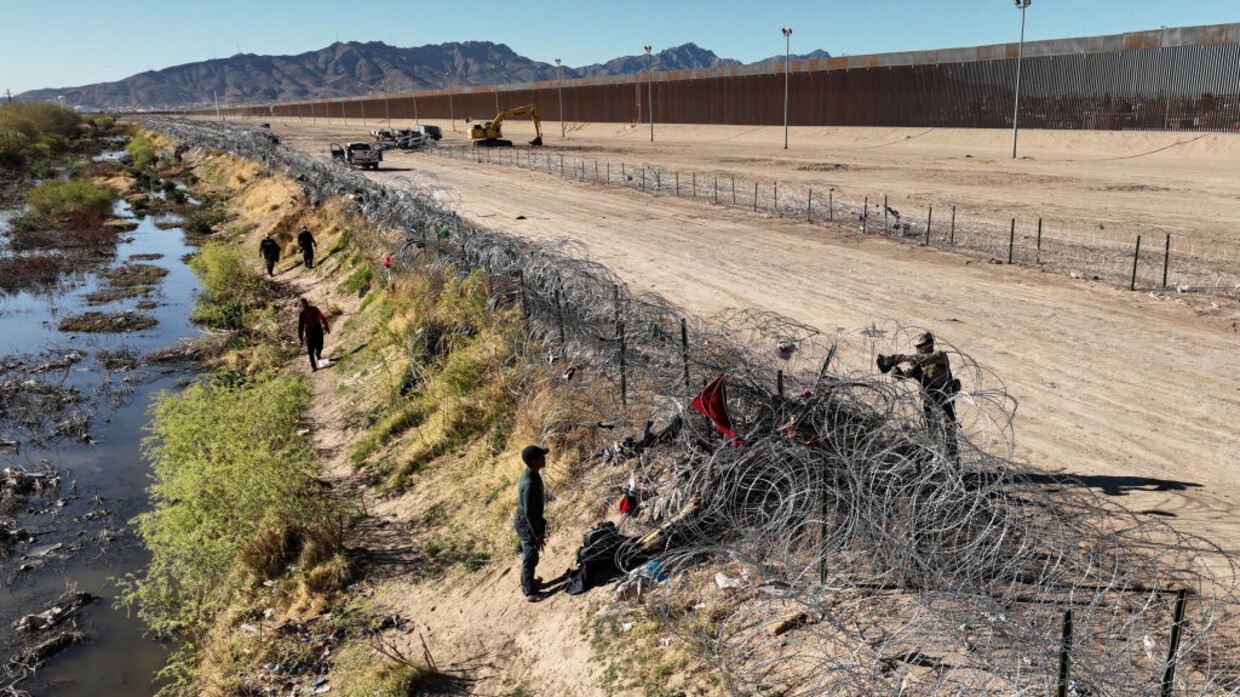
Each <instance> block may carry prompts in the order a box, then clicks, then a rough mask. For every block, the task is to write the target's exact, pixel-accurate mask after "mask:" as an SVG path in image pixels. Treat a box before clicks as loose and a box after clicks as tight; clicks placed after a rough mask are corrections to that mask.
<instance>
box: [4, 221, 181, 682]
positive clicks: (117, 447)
mask: <svg viewBox="0 0 1240 697" xmlns="http://www.w3.org/2000/svg"><path fill="white" fill-rule="evenodd" d="M117 212H118V213H121V214H122V215H128V207H127V206H126V205H125V204H123V203H118V204H117ZM6 218H7V216H3V215H0V229H2V230H4V231H6V232H7V227H6V223H7V220H6ZM159 220H160V218H158V217H148V218H146V219H145V220H142V221H141V222H140V224H139V227H138V229H137V230H135V231H133V232H130V233H123V234H122V236H121V242H120V243H119V244H118V245H117V248H116V252H117V253H116V258H115V260H114V261H113V262H112V263H111V264H109V265H110V266H116V265H120V264H123V263H125V262H126V261H130V260H132V259H133V258H134V257H135V255H157V254H158V255H162V256H161V257H160V258H158V259H150V258H149V257H148V258H146V259H142V263H149V264H155V265H159V266H162V267H164V268H165V269H167V270H168V275H167V276H166V277H165V278H164V279H163V281H162V282H161V283H159V284H158V287H157V288H156V289H155V290H153V291H152V292H151V293H150V294H149V295H147V296H145V297H134V298H128V299H123V300H117V301H113V302H110V303H106V304H103V305H97V306H88V305H87V303H86V302H85V299H84V296H85V295H86V294H87V293H89V292H91V291H94V290H96V289H98V288H100V287H103V286H104V285H105V284H104V282H103V281H102V280H100V279H98V278H96V277H95V276H94V275H93V274H91V273H87V274H81V275H77V276H71V277H70V278H69V279H68V280H67V281H66V282H65V283H63V284H61V286H60V287H59V288H58V289H57V290H55V291H54V292H50V293H49V292H42V293H35V292H30V291H21V292H17V293H12V294H0V356H8V355H24V356H29V355H41V356H43V357H47V356H56V355H65V354H72V353H80V354H83V355H84V356H85V358H83V359H82V360H81V361H79V362H77V363H76V364H74V365H72V366H71V367H69V368H67V369H63V370H61V371H59V372H57V371H52V373H53V375H54V377H53V381H55V380H63V381H64V383H66V384H70V385H73V386H76V387H78V388H79V389H80V390H81V391H82V392H83V393H86V394H91V393H93V391H95V390H97V389H98V387H99V386H100V385H101V384H103V383H104V382H107V383H109V384H112V385H113V386H116V387H122V388H125V389H129V388H132V392H131V393H129V395H128V397H127V398H125V399H122V400H119V405H118V404H117V403H115V402H114V403H113V404H112V405H108V404H100V405H98V406H96V407H95V408H94V417H93V423H92V426H91V429H90V436H91V438H92V439H93V440H94V443H93V444H87V443H84V442H81V441H80V440H77V439H60V440H58V441H55V442H53V443H51V444H47V445H45V446H42V447H37V446H33V445H29V444H28V443H23V444H22V446H21V448H20V452H15V451H14V449H13V448H5V449H3V450H0V468H3V467H22V468H24V469H26V470H35V469H38V468H46V467H47V466H48V465H50V466H51V467H54V468H55V469H56V470H57V471H59V472H60V473H61V481H60V484H59V487H57V489H56V490H55V491H52V492H49V493H45V494H43V495H42V496H36V497H34V498H32V499H30V500H29V502H28V504H27V505H25V506H24V507H22V508H20V509H19V510H16V511H13V510H9V511H5V512H4V515H5V516H6V517H7V518H8V519H9V520H15V522H16V525H17V526H21V527H24V528H26V529H27V530H28V531H29V532H30V533H31V534H32V535H33V536H34V538H35V539H34V540H33V541H31V542H17V543H13V542H10V543H8V545H7V546H8V554H7V558H5V559H4V560H3V563H2V565H0V579H3V582H4V584H5V586H4V588H3V589H0V637H3V641H2V642H0V643H2V645H3V648H4V649H5V654H6V656H7V655H9V654H11V652H12V651H13V650H14V647H15V646H17V647H20V646H21V645H22V642H24V641H28V639H27V638H26V637H25V635H22V634H21V633H19V632H18V631H17V630H15V629H14V627H13V623H14V622H15V621H16V620H17V619H19V618H20V617H22V616H23V615H25V614H29V613H37V612H40V611H42V610H43V609H44V608H45V607H46V606H47V604H49V603H52V602H53V601H55V600H56V599H57V598H58V597H59V596H60V595H61V594H63V593H64V592H65V591H66V590H75V591H85V592H89V593H92V594H94V595H98V596H101V598H100V600H97V601H96V602H94V603H93V604H91V605H89V606H87V607H86V608H85V609H84V611H83V612H82V614H81V616H80V617H79V618H77V620H76V629H77V630H78V631H81V632H83V633H84V634H85V635H86V638H87V640H86V643H84V644H81V645H75V646H71V647H69V648H68V649H66V650H64V651H63V652H61V653H59V654H57V655H56V656H54V657H53V658H51V660H50V661H48V663H47V664H46V665H45V666H44V667H43V668H41V669H40V670H38V671H37V672H35V673H33V674H30V675H28V677H26V678H25V679H24V680H22V681H21V682H19V683H18V684H17V685H16V687H17V689H19V690H23V691H26V692H29V693H30V694H32V695H57V696H58V697H76V696H78V695H81V696H83V697H85V696H87V695H90V696H91V697H121V696H122V695H124V696H125V697H134V696H142V695H150V694H153V693H154V692H155V690H156V689H157V685H156V684H155V683H154V675H155V672H156V671H157V670H158V669H159V667H160V666H161V665H162V664H163V662H164V660H165V659H166V657H167V655H168V651H167V647H166V646H165V645H163V644H161V643H159V642H156V641H154V640H153V639H150V638H144V637H143V635H142V634H143V628H142V626H141V623H140V622H139V621H138V619H137V618H136V617H131V616H128V615H127V613H126V612H125V611H124V610H122V609H116V608H114V607H113V603H114V602H115V600H116V597H117V593H118V589H117V586H116V584H115V582H114V581H113V580H112V579H115V578H118V577H122V576H124V575H125V574H128V573H132V572H138V571H139V570H140V569H141V568H142V567H143V565H144V564H145V562H146V560H147V556H146V553H145V551H144V550H143V549H142V548H141V546H140V545H139V544H138V542H137V540H136V538H135V537H134V535H133V533H132V532H131V530H130V528H131V526H130V523H129V521H130V520H131V519H132V518H133V517H134V516H135V515H136V514H138V513H139V512H141V511H143V510H145V509H146V507H147V497H146V487H147V485H148V483H149V480H148V472H149V467H148V463H147V462H145V461H144V459H143V457H142V455H141V449H140V444H141V440H142V438H143V436H144V435H145V434H144V431H143V428H144V426H145V424H146V423H147V421H148V414H147V410H148V408H149V406H150V404H151V402H152V399H153V397H154V396H155V395H156V394H157V393H158V392H159V391H160V390H174V389H177V388H178V387H179V386H181V385H182V384H183V382H184V381H185V380H186V379H187V378H190V377H192V375H191V374H190V373H189V372H188V370H189V369H188V368H187V367H185V366H169V365H142V366H139V367H138V368H136V369H134V370H132V371H125V372H111V373H109V372H108V371H105V370H103V369H102V368H101V366H99V365H98V364H97V363H96V361H95V357H94V356H95V353H96V351H98V350H101V349H106V350H116V349H119V348H129V349H132V350H135V351H137V352H139V353H142V354H145V353H146V352H147V351H150V350H152V349H156V348H160V347H164V346H167V345H169V344H172V343H173V342H175V341H177V340H179V339H184V338H188V337H192V336H194V335H196V334H197V333H198V329H197V328H196V327H195V326H194V325H193V324H192V323H191V322H190V321H189V316H190V313H191V312H192V310H193V304H194V303H193V294H194V289H195V288H196V285H197V284H196V280H195V277H194V275H193V273H192V272H191V271H190V269H189V267H188V266H187V265H186V264H185V262H184V261H182V258H183V257H184V255H186V254H187V253H189V252H191V251H193V250H192V248H191V247H190V246H188V245H187V244H186V243H185V237H184V235H183V233H182V231H181V229H180V228H171V229H162V230H161V229H159V227H157V226H156V224H155V223H156V222H157V221H159ZM173 222H176V221H175V220H174V219H164V223H173ZM140 258H141V257H140ZM143 300H145V301H152V300H153V301H156V302H157V303H158V305H157V306H156V307H155V308H153V309H151V310H149V314H151V315H152V316H154V317H155V318H156V319H157V320H158V322H159V323H158V324H157V325H156V326H154V327H152V328H151V329H147V330H144V331H137V332H131V333H122V334H72V333H66V332H62V331H59V330H58V329H57V324H58V322H59V321H60V320H61V319H62V318H64V317H65V316H66V315H69V314H75V313H79V312H83V311H86V310H101V311H121V310H126V309H135V308H136V306H137V304H138V302H139V301H143ZM104 375H108V376H109V377H108V379H107V380H106V381H105V380H104V379H103V378H102V376H104ZM46 377H47V374H46V373H45V374H44V375H43V378H44V379H46ZM126 377H127V378H128V381H127V382H123V380H124V379H125V378H126ZM113 393H115V391H113ZM0 436H3V437H4V438H6V439H17V440H21V438H18V437H15V436H14V434H12V433H0ZM43 461H46V462H43ZM57 544H59V545H62V546H61V547H60V548H58V549H54V551H53V552H51V553H48V554H46V555H45V556H39V553H40V552H43V551H44V550H47V549H49V548H54V547H55V545H57ZM70 628H73V627H70ZM11 681H12V678H8V679H4V680H0V685H4V684H8V683H10V682H11Z"/></svg>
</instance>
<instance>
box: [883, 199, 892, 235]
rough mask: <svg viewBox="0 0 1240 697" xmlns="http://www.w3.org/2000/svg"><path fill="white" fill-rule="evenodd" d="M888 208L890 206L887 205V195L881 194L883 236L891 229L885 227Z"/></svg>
mask: <svg viewBox="0 0 1240 697" xmlns="http://www.w3.org/2000/svg"><path fill="white" fill-rule="evenodd" d="M888 208H890V206H888V205H887V194H883V234H884V235H886V234H887V233H888V232H890V231H891V228H889V227H887V209H888Z"/></svg>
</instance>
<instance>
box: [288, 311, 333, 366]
mask: <svg viewBox="0 0 1240 697" xmlns="http://www.w3.org/2000/svg"><path fill="white" fill-rule="evenodd" d="M331 333H332V328H331V326H330V325H328V323H327V318H326V317H324V316H323V313H322V312H320V311H319V308H317V307H315V306H314V305H311V304H310V301H309V300H306V299H305V298H302V299H301V314H299V315H297V341H298V342H299V343H302V344H305V346H306V353H308V354H309V355H310V369H311V370H318V369H319V363H318V362H319V361H321V360H323V335H324V334H331Z"/></svg>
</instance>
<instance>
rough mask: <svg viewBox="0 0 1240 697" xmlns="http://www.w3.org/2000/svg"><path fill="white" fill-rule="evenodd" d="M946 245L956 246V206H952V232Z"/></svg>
mask: <svg viewBox="0 0 1240 697" xmlns="http://www.w3.org/2000/svg"><path fill="white" fill-rule="evenodd" d="M948 244H953V245H954V244H956V206H954V205H953V206H952V232H951V237H950V238H948Z"/></svg>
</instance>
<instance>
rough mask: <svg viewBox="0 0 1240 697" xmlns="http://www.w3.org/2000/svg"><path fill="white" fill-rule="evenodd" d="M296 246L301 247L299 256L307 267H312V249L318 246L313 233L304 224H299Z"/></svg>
mask: <svg viewBox="0 0 1240 697" xmlns="http://www.w3.org/2000/svg"><path fill="white" fill-rule="evenodd" d="M297 246H298V247H301V258H302V259H303V260H305V262H306V268H307V269H313V268H314V250H315V249H316V248H317V247H318V246H319V243H318V242H315V241H314V235H311V234H310V228H308V227H306V226H305V225H302V226H301V232H299V233H297Z"/></svg>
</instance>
